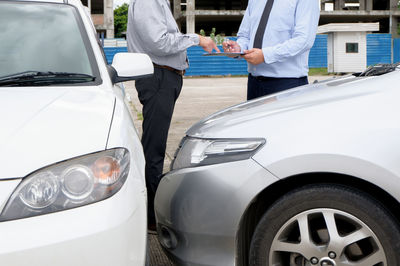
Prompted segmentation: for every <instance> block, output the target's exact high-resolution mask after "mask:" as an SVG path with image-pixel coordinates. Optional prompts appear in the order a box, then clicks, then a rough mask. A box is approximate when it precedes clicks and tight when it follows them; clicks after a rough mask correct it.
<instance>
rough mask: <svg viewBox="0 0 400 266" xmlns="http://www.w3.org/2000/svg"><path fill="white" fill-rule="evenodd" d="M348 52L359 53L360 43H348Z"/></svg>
mask: <svg viewBox="0 0 400 266" xmlns="http://www.w3.org/2000/svg"><path fill="white" fill-rule="evenodd" d="M346 53H347V54H357V53H358V43H346Z"/></svg>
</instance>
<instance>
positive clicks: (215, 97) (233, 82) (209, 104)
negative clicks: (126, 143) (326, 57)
mask: <svg viewBox="0 0 400 266" xmlns="http://www.w3.org/2000/svg"><path fill="white" fill-rule="evenodd" d="M327 78H330V77H329V76H313V77H310V78H309V81H310V83H313V82H314V81H315V80H319V81H322V80H324V79H327ZM125 89H126V92H127V97H128V99H130V100H131V110H132V112H133V115H134V117H135V125H136V128H137V129H138V131H139V133H140V134H141V124H142V105H141V104H140V102H139V99H138V97H137V93H136V89H135V83H134V82H126V83H125ZM246 93H247V78H243V77H229V78H228V77H224V78H185V79H184V82H183V89H182V92H181V95H180V97H179V99H178V101H177V102H176V106H175V111H174V116H173V118H172V123H171V128H170V131H169V135H168V142H167V152H166V157H165V162H164V172H167V171H168V169H169V166H170V164H171V161H172V159H173V155H174V153H175V151H176V149H177V148H178V145H179V143H180V140H181V139H182V138H183V137H184V135H185V132H186V130H187V129H189V128H190V126H191V125H193V124H194V123H195V122H197V121H198V120H200V119H201V118H204V117H207V116H208V115H210V114H212V113H215V112H216V111H219V110H221V109H224V108H227V107H230V106H232V105H235V104H238V103H241V102H244V101H245V100H246ZM149 241H150V265H151V266H170V265H175V264H173V263H172V262H171V261H170V260H169V259H168V258H167V257H166V256H165V254H164V252H163V250H162V249H161V247H160V245H159V243H158V241H157V236H156V235H150V234H149Z"/></svg>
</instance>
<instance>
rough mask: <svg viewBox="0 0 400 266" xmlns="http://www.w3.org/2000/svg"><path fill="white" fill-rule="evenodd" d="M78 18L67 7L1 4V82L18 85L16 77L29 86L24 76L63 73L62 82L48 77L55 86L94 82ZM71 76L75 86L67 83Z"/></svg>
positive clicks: (13, 3) (27, 3) (2, 2)
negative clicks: (10, 78) (21, 77)
mask: <svg viewBox="0 0 400 266" xmlns="http://www.w3.org/2000/svg"><path fill="white" fill-rule="evenodd" d="M77 18H78V16H77V10H76V9H75V8H74V7H72V6H68V5H63V4H50V3H32V2H31V3H29V2H8V1H0V80H3V81H4V80H5V81H7V82H8V83H7V84H9V83H10V82H9V81H8V77H10V76H11V77H12V80H11V82H18V78H16V77H20V76H23V78H24V82H25V83H26V81H27V75H24V73H27V72H29V73H43V72H45V73H49V72H51V73H63V76H62V78H61V79H60V76H57V79H55V78H54V76H55V75H54V74H53V75H52V76H50V75H47V76H46V77H50V78H51V77H52V80H54V82H55V83H54V84H60V83H61V84H62V83H74V82H75V83H78V82H90V81H93V80H94V79H95V78H94V77H93V79H91V78H88V77H92V76H94V71H93V67H92V65H91V62H90V59H89V54H88V51H89V50H88V49H87V46H86V45H85V41H84V40H85V39H84V37H85V36H84V35H83V34H82V31H81V29H80V24H79V23H81V22H80V21H79V20H78V19H77ZM86 38H87V36H86ZM21 73H22V75H21ZM66 73H68V74H69V75H65V74H66ZM77 75H80V76H83V75H86V76H85V77H86V79H82V80H80V79H79V78H77ZM71 76H72V77H73V80H74V82H68V79H70V80H71ZM30 77H31V76H30ZM43 77H44V75H41V79H40V80H41V81H42V82H43V79H44V78H43ZM50 78H49V79H50ZM25 83H24V84H25ZM47 84H51V81H47ZM0 86H1V84H0Z"/></svg>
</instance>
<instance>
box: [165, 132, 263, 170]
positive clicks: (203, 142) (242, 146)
mask: <svg viewBox="0 0 400 266" xmlns="http://www.w3.org/2000/svg"><path fill="white" fill-rule="evenodd" d="M264 144H265V140H264V139H198V138H191V137H186V138H185V139H183V141H182V144H181V148H180V149H179V151H178V152H177V154H176V157H175V160H174V162H173V164H172V167H171V169H172V170H176V169H181V168H187V167H195V166H203V165H210V164H218V163H226V162H233V161H240V160H246V159H249V158H251V157H252V156H253V155H254V154H255V153H256V152H257V151H258V150H259V148H260V147H261V146H263V145H264Z"/></svg>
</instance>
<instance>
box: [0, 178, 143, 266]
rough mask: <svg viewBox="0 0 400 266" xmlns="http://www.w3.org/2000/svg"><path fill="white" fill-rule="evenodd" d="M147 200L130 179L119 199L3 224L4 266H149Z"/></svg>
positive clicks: (0, 225)
mask: <svg viewBox="0 0 400 266" xmlns="http://www.w3.org/2000/svg"><path fill="white" fill-rule="evenodd" d="M146 213H147V195H146V190H145V189H144V187H143V182H140V180H139V179H134V178H132V177H130V178H128V179H127V181H126V183H125V184H124V186H123V187H122V188H121V190H120V191H119V192H118V193H117V194H115V195H114V196H113V197H111V198H109V199H107V200H104V201H101V202H97V203H94V204H91V205H87V206H84V207H80V208H76V209H72V210H67V211H62V212H58V213H52V214H47V215H42V216H37V217H33V218H27V219H21V220H15V221H9V222H2V223H0V236H1V237H0V264H1V265H7V266H36V265H37V266H54V265H57V266H71V265H74V266H80V265H82V266H89V265H93V266H94V265H96V266H110V265H115V266H128V265H130V266H131V265H135V266H136V265H144V264H145V257H146V244H147V230H146V228H147V215H146Z"/></svg>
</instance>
